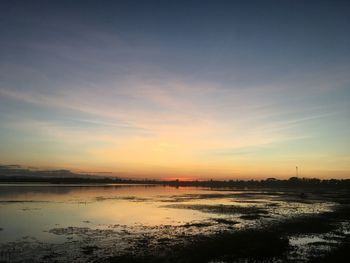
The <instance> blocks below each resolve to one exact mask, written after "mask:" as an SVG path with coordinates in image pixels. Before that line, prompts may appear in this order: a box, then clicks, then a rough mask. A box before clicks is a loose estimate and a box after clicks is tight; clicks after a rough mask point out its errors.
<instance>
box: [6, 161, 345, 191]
mask: <svg viewBox="0 0 350 263" xmlns="http://www.w3.org/2000/svg"><path fill="white" fill-rule="evenodd" d="M0 183H52V184H82V183H83V184H149V185H164V186H174V187H181V186H193V187H208V188H225V187H227V188H248V187H249V188H261V187H263V188H297V187H303V188H305V187H306V188H329V187H332V188H346V189H350V179H318V178H299V177H291V178H289V179H285V180H281V179H276V178H267V179H265V180H207V181H199V180H196V181H180V180H173V181H161V180H149V179H143V180H135V179H123V178H117V177H102V176H94V175H89V174H78V173H73V172H71V171H69V170H53V171H51V170H50V171H46V170H30V169H27V168H22V167H20V166H17V165H0Z"/></svg>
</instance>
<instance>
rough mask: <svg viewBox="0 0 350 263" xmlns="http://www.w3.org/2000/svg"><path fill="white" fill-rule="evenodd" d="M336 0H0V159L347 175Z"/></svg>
mask: <svg viewBox="0 0 350 263" xmlns="http://www.w3.org/2000/svg"><path fill="white" fill-rule="evenodd" d="M349 14H350V4H349V2H348V1H277V0H276V1H6V0H3V1H1V2H0V163H2V164H20V165H26V166H36V167H42V168H66V169H72V170H74V171H91V172H101V171H103V172H105V171H108V172H112V173H114V174H115V175H122V176H126V177H136V178H137V177H139V178H144V177H149V178H167V177H171V178H177V177H179V178H197V179H205V178H213V179H230V178H231V179H237V178H238V179H239V178H243V179H247V178H266V177H271V176H274V177H278V178H286V177H290V176H294V175H295V166H299V167H300V169H301V176H305V177H327V178H330V177H333V178H350V15H349Z"/></svg>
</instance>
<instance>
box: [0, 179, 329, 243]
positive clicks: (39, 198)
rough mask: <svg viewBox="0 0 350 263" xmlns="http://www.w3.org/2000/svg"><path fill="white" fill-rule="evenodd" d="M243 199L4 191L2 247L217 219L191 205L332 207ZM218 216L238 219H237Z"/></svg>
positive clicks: (144, 189) (127, 188)
mask: <svg viewBox="0 0 350 263" xmlns="http://www.w3.org/2000/svg"><path fill="white" fill-rule="evenodd" d="M242 194H244V192H242V191H213V190H209V189H203V188H189V187H180V188H175V187H163V186H145V185H138V186H135V185H105V186H91V185H88V186H86V185H85V186H84V185H79V186H77V185H74V186H72V185H44V184H30V185H23V184H22V185H21V184H17V185H15V184H14V185H0V211H1V215H0V227H1V228H2V229H3V230H2V231H1V232H0V242H8V241H15V240H17V239H19V238H22V237H34V238H37V239H39V240H42V241H52V242H57V241H62V236H59V235H56V234H53V233H50V232H49V230H50V229H53V228H57V227H60V228H64V227H70V226H73V227H90V228H91V227H92V228H102V229H103V228H108V227H110V226H111V225H117V224H119V225H127V226H134V225H137V224H139V225H145V226H157V225H183V224H186V223H191V222H194V221H195V222H197V221H204V220H209V219H211V218H213V213H211V212H210V211H207V210H205V209H204V210H205V211H204V212H203V209H191V208H192V207H191V205H213V206H215V205H235V206H243V207H262V208H266V207H268V208H270V210H271V211H269V212H270V213H275V215H283V214H290V213H306V212H315V210H320V211H321V210H322V211H323V210H325V209H327V207H328V205H327V204H325V203H320V204H317V203H316V204H315V203H312V204H307V203H305V204H300V203H294V204H293V203H290V202H289V200H283V199H282V198H277V197H279V195H274V194H270V195H266V194H265V195H259V194H261V193H259V192H253V193H252V192H249V194H246V195H242ZM253 194H254V195H253ZM176 204H180V205H178V206H176ZM184 204H185V205H184ZM272 204H274V205H272ZM267 205H269V206H267ZM277 207H278V209H277ZM181 208H182V209H181ZM188 208H190V209H188ZM195 208H196V207H195ZM272 208H273V209H272ZM316 212H317V211H316ZM238 215H240V214H239V213H238ZM215 216H216V217H225V218H228V217H229V218H232V217H237V214H236V215H235V214H231V213H218V214H217V215H215ZM236 219H237V218H236ZM250 221H251V220H249V223H252V222H250ZM241 223H243V222H241Z"/></svg>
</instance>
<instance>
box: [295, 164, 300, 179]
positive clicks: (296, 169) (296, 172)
mask: <svg viewBox="0 0 350 263" xmlns="http://www.w3.org/2000/svg"><path fill="white" fill-rule="evenodd" d="M298 175H299V174H298V166H295V176H296V177H298Z"/></svg>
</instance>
